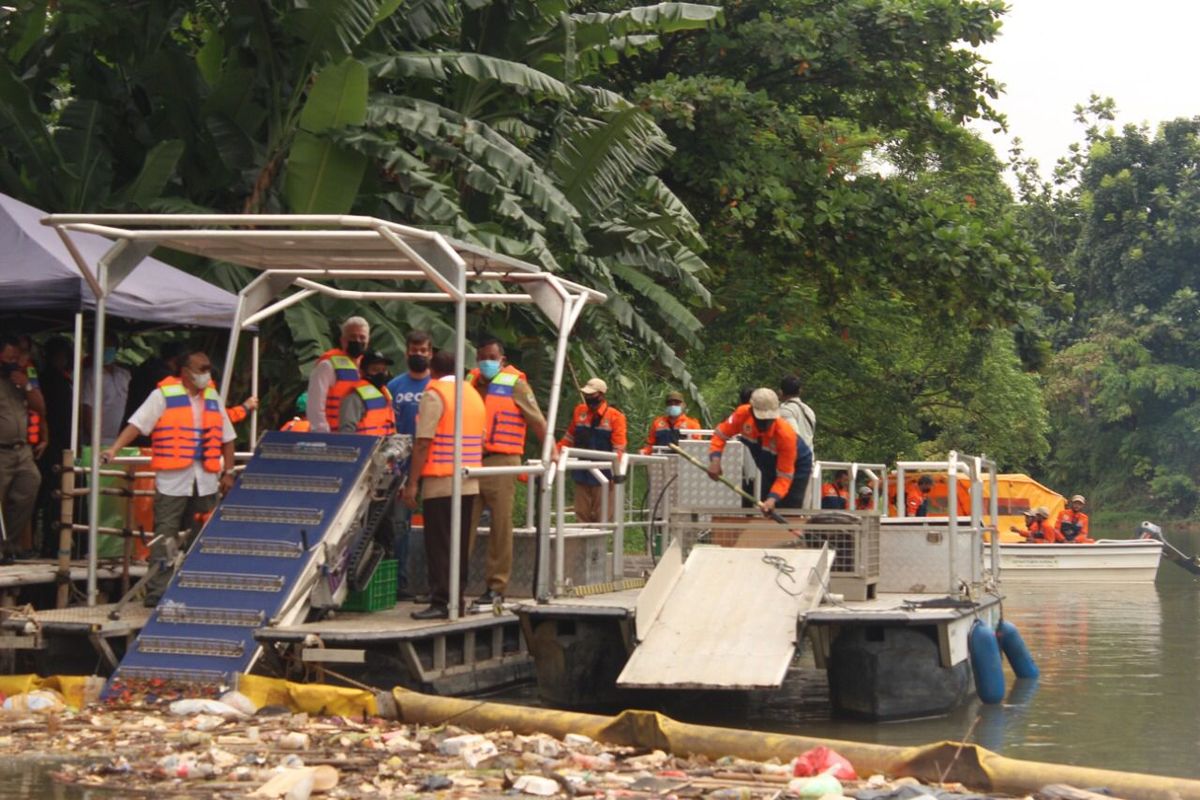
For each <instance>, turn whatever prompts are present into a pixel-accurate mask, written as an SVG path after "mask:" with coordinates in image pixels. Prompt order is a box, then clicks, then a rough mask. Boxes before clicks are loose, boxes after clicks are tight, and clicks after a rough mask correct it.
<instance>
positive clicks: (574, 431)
mask: <svg viewBox="0 0 1200 800" xmlns="http://www.w3.org/2000/svg"><path fill="white" fill-rule="evenodd" d="M579 391H580V392H582V393H583V402H582V403H580V404H579V405H577V406H575V411H574V412H573V413H572V414H571V422H570V424H569V425H567V430H566V432H565V433H563V437H562V438H561V439H559V440H558V446H559V447H578V448H581V449H584V450H599V451H602V452H605V453H624V452H625V448H626V446H628V444H629V440H628V430H627V427H626V422H625V415H624V414H623V413H621V411H619V410H618V409H616V408H614V407H613V406H611V405H609V403H608V384H607V383H605V382H604V381H603V380H601V379H600V378H589V379H588V382H587V383H585V384H584V385H583V388H582V389H580V390H579ZM603 473H604V477H606V478H607V479H608V515H609V519H615V517H614V514H613V512H614V511H615V509H614V508H613V503H614V502H615V496H616V495H615V490H614V488H613V483H612V472H611V471H610V470H603ZM571 480H572V481H574V482H575V519H577V520H579V521H580V522H606V521H607V520H602V519H601V518H600V505H601V503H600V500H601V494H600V493H601V491H603V489H602V487H601V486H600V481H599V480H597V479H596V477H595V476H594V475H592V474H591V473H590V472H588V471H587V470H582V469H576V470H571Z"/></svg>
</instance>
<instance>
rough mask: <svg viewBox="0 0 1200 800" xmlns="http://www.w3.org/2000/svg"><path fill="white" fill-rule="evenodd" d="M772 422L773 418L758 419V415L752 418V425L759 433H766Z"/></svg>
mask: <svg viewBox="0 0 1200 800" xmlns="http://www.w3.org/2000/svg"><path fill="white" fill-rule="evenodd" d="M772 422H774V420H770V419H759V418H758V417H755V418H754V427H756V428H758V432H759V433H766V432H767V429H768V428H770V427H771V423H772Z"/></svg>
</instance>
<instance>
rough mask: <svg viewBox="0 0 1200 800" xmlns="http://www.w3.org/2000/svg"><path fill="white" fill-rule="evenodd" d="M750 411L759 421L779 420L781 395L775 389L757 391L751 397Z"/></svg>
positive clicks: (760, 388)
mask: <svg viewBox="0 0 1200 800" xmlns="http://www.w3.org/2000/svg"><path fill="white" fill-rule="evenodd" d="M750 410H751V411H752V412H753V413H754V416H755V417H757V418H758V419H779V395H777V394H775V390H774V389H767V388H766V387H759V388H758V389H755V390H754V392H753V394H751V395H750Z"/></svg>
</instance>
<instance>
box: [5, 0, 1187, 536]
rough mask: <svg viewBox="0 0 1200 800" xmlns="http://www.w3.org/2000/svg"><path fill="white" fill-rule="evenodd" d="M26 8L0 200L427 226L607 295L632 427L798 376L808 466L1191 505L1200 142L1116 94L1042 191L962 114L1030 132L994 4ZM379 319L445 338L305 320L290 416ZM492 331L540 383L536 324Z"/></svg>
mask: <svg viewBox="0 0 1200 800" xmlns="http://www.w3.org/2000/svg"><path fill="white" fill-rule="evenodd" d="M11 5H12V6H14V7H15V10H8V11H5V12H0V13H3V14H5V15H6V16H3V18H2V19H0V51H2V52H3V54H4V58H3V59H2V61H3V63H2V64H0V191H3V192H5V193H8V194H11V195H14V196H16V197H18V198H19V199H21V200H24V201H26V202H30V203H33V204H35V205H38V206H40V207H42V208H45V209H47V210H55V211H69V210H85V211H139V210H144V211H164V212H167V211H172V212H179V211H195V212H199V211H218V212H232V213H242V212H247V213H249V212H296V213H347V212H349V213H360V214H370V215H375V216H380V217H386V218H390V219H395V220H397V221H401V222H405V223H412V224H416V225H422V226H428V227H434V228H437V229H439V230H442V231H444V232H446V233H448V234H451V235H453V236H455V237H458V238H461V239H465V240H469V241H474V242H478V243H480V244H482V245H484V246H487V247H491V248H495V249H497V250H499V251H500V252H503V253H507V254H510V255H513V256H516V257H519V258H523V259H526V260H529V261H531V262H533V263H536V264H538V265H539V266H541V267H543V268H546V269H550V270H555V271H559V272H562V273H563V274H565V275H567V276H569V277H571V278H574V279H577V280H580V281H582V282H584V283H587V284H589V285H593V286H596V287H597V288H600V289H602V290H603V291H605V292H606V293H608V295H609V298H610V299H609V301H608V302H607V303H606V304H605V306H604V307H603V308H602V309H598V310H595V311H592V312H589V313H588V314H587V315H586V316H585V319H584V321H583V324H582V328H581V330H580V335H579V336H578V337H577V338H576V341H575V345H574V347H573V351H572V354H571V361H572V364H573V368H574V372H575V374H576V375H578V376H579V378H580V379H583V380H586V378H587V376H588V375H590V374H592V373H596V374H600V375H603V376H605V377H606V378H607V379H608V380H609V384H610V386H613V387H614V391H613V392H612V399H613V401H614V403H615V404H617V405H618V406H623V407H625V410H626V411H627V413H629V414H630V418H631V429H632V430H633V431H634V432H635V433H636V432H639V431H640V430H641V428H642V427H643V426H644V425H645V424H647V423H648V422H649V419H650V417H651V416H653V414H654V413H656V412H657V410H658V407H659V405H660V400H659V398H661V396H662V395H663V394H664V393H665V391H666V390H667V388H668V387H677V388H682V389H684V390H685V391H686V392H687V393H688V395H689V397H690V398H691V406H692V411H693V412H694V413H697V414H698V415H700V416H701V417H703V418H705V421H706V422H709V423H712V422H715V421H716V420H717V419H718V418H719V417H720V416H721V415H722V414H723V413H724V412H725V411H726V410H727V409H728V408H729V407H730V405H731V404H732V403H733V401H734V399H735V398H736V395H737V392H738V389H739V387H741V386H743V385H747V384H764V383H765V384H770V385H775V384H777V382H778V380H779V378H780V377H782V376H783V375H785V374H789V373H794V374H798V375H800V376H801V377H802V379H803V380H804V383H805V389H804V397H805V400H806V401H807V402H808V403H809V404H810V405H811V406H813V408H815V409H816V411H817V414H818V418H819V423H818V432H817V451H818V457H824V458H836V459H853V458H858V459H864V460H886V459H892V458H896V457H923V456H934V455H937V454H941V453H944V452H945V451H946V450H947V449H949V448H951V447H955V448H958V449H960V450H963V451H967V452H986V453H988V454H990V455H992V456H994V457H995V458H997V459H998V461H999V462H1000V464H1001V467H1002V468H1003V469H1005V470H1009V471H1027V472H1031V473H1033V474H1034V475H1036V476H1037V477H1039V478H1040V479H1041V480H1043V481H1044V482H1046V483H1048V484H1049V485H1051V486H1053V487H1055V488H1057V489H1059V490H1060V491H1063V492H1071V493H1073V492H1083V493H1085V494H1087V495H1088V496H1089V499H1090V500H1091V502H1092V505H1093V506H1104V507H1110V508H1123V509H1128V510H1137V509H1143V508H1144V509H1148V510H1152V511H1153V512H1154V513H1155V514H1156V515H1160V516H1161V515H1162V514H1163V513H1169V514H1172V515H1176V516H1179V517H1187V516H1189V515H1191V514H1192V513H1193V512H1194V511H1195V509H1196V506H1197V501H1198V499H1200V490H1198V488H1197V485H1196V483H1195V479H1194V476H1195V475H1196V474H1198V472H1197V467H1198V466H1200V464H1197V463H1196V462H1197V459H1200V455H1197V453H1200V448H1197V447H1195V446H1194V442H1195V440H1196V439H1197V436H1198V435H1200V433H1198V432H1200V398H1198V392H1197V389H1200V370H1198V368H1197V367H1198V363H1197V360H1198V356H1200V352H1197V345H1196V342H1197V341H1198V337H1197V333H1200V314H1198V312H1200V294H1198V290H1197V287H1196V285H1195V284H1196V280H1197V279H1196V278H1195V277H1194V276H1195V275H1196V274H1197V273H1196V270H1195V269H1194V265H1195V256H1194V252H1195V250H1196V240H1197V238H1198V236H1200V233H1198V232H1200V224H1198V223H1200V202H1198V200H1197V198H1198V197H1200V192H1198V191H1197V181H1198V180H1200V179H1198V178H1197V176H1196V174H1195V164H1196V158H1197V155H1198V152H1197V150H1198V148H1200V145H1198V144H1197V133H1198V130H1197V128H1198V126H1200V122H1197V121H1196V120H1176V121H1172V122H1167V123H1165V124H1164V125H1163V126H1162V127H1160V128H1157V129H1145V128H1131V127H1127V128H1124V129H1120V130H1115V129H1112V128H1111V127H1109V124H1110V122H1111V120H1112V118H1113V112H1114V107H1113V105H1112V102H1111V101H1104V100H1101V99H1098V98H1094V99H1093V101H1092V102H1091V103H1089V104H1088V105H1087V106H1086V107H1083V108H1081V109H1079V111H1078V113H1079V117H1080V120H1081V123H1082V125H1083V127H1082V130H1083V134H1082V138H1081V144H1080V145H1079V146H1078V147H1077V148H1074V149H1072V151H1071V152H1069V153H1067V154H1065V156H1066V157H1065V158H1064V160H1063V161H1062V163H1061V164H1059V165H1058V166H1057V167H1056V168H1055V169H1054V171H1053V173H1052V174H1050V175H1048V176H1046V177H1043V175H1042V173H1040V172H1039V170H1038V166H1037V165H1035V164H1032V163H1030V162H1029V161H1028V160H1026V159H1024V157H1023V156H1022V154H1021V153H1020V152H1019V149H1018V150H1017V151H1015V152H1014V153H1013V154H1011V155H1010V156H1009V161H1008V163H1005V162H1003V161H1002V160H1001V159H1000V158H999V157H998V156H997V154H996V153H994V152H993V151H992V149H991V147H990V146H988V145H987V144H985V143H984V142H983V141H982V140H981V139H980V138H979V137H978V136H977V135H976V134H975V133H973V132H972V129H971V127H969V125H970V124H971V123H973V122H974V123H976V124H978V123H979V122H982V123H983V124H987V125H995V126H1001V125H1003V123H1004V120H1003V118H1002V117H1001V116H1000V115H999V114H998V113H997V112H996V111H995V110H994V108H993V106H992V101H994V100H995V98H996V97H997V96H998V95H999V93H1000V92H1001V91H1002V87H1001V86H1000V85H999V84H998V83H997V81H996V80H995V78H994V76H991V75H989V73H988V66H987V64H986V62H984V61H983V60H982V59H981V58H980V57H979V56H978V55H977V52H976V50H975V49H974V48H976V47H978V46H979V45H981V44H984V43H987V42H989V41H992V40H993V39H994V38H995V37H997V36H999V35H1002V23H1003V11H1004V4H1003V3H1002V2H1001V1H1000V0H937V1H936V2H935V0H916V1H915V2H904V3H898V2H894V1H893V0H838V1H837V2H832V3H831V2H825V1H824V0H721V2H716V3H707V4H693V3H663V4H658V5H647V6H632V5H631V4H629V3H617V2H612V0H593V1H592V2H575V1H568V0H306V1H305V2H300V1H299V0H256V2H252V3H226V2H222V1H221V0H167V1H166V2H149V0H128V2H125V3H123V4H120V5H119V6H114V5H113V4H112V3H110V2H102V1H101V0H74V2H71V3H69V4H67V3H62V4H58V3H52V2H47V0H15V2H14V3H12V4H11ZM1064 113H1066V110H1065V109H1064ZM1006 170H1012V172H1011V174H1010V175H1009V177H1008V180H1007V181H1006V178H1005V172H1006ZM1010 184H1012V185H1014V186H1015V187H1016V188H1015V190H1014V189H1012V188H1010ZM181 266H184V267H186V268H191V269H195V270H198V271H200V273H201V274H203V275H204V277H206V278H208V279H210V280H213V281H215V282H217V283H220V284H222V285H224V286H225V287H227V288H230V289H237V288H239V287H240V286H242V285H244V283H245V282H246V281H248V279H249V278H250V276H249V275H247V274H245V271H243V270H240V269H237V268H233V267H229V266H221V265H218V266H217V267H215V268H213V267H212V266H211V265H203V266H202V265H198V264H191V263H186V262H185V263H182V264H181ZM357 285H359V286H361V285H362V283H361V282H360V283H359V284H357ZM352 312H362V313H364V314H365V315H366V316H368V318H369V319H370V320H371V322H372V324H373V326H374V339H375V342H376V343H377V344H378V345H379V346H380V347H381V348H382V349H384V350H386V351H390V352H393V353H397V352H399V351H400V349H401V346H400V342H401V341H402V337H403V334H404V332H405V331H407V330H408V329H409V328H410V327H413V326H421V327H428V328H431V329H432V330H433V331H434V333H435V338H437V339H438V340H439V341H445V340H446V339H447V337H448V334H449V331H450V329H449V325H448V322H447V318H445V317H443V316H440V315H439V313H438V311H437V310H436V309H435V310H430V308H429V307H416V306H411V305H400V304H392V305H387V306H382V307H378V308H368V309H359V308H356V307H354V306H353V305H352V304H350V303H347V302H338V301H331V300H319V301H313V302H308V303H305V304H303V305H296V306H293V307H292V308H290V309H288V311H287V312H286V314H285V315H283V316H281V317H279V318H278V319H276V320H273V321H270V322H268V323H267V326H266V327H265V328H264V330H263V338H264V342H265V345H264V347H265V352H264V354H263V355H264V358H263V377H264V381H265V383H266V384H267V385H269V386H270V387H271V388H270V390H269V393H268V395H267V396H266V397H265V398H264V399H265V403H266V407H267V408H268V409H269V411H270V413H269V415H268V417H269V419H270V418H274V417H275V416H284V415H289V416H290V407H291V403H292V401H293V400H294V398H295V395H296V394H297V393H298V392H299V391H300V390H301V387H302V381H303V378H304V374H303V371H304V365H305V364H306V363H307V362H308V361H309V360H310V359H311V358H312V357H313V356H315V355H316V354H317V353H318V352H320V351H321V350H322V349H323V348H324V347H326V346H327V345H328V343H329V341H330V338H331V334H332V332H333V325H334V324H335V322H336V321H337V320H338V319H339V318H341V317H344V316H346V315H348V314H350V313H352ZM471 324H472V329H473V330H472V332H473V333H479V332H483V331H490V332H494V333H497V334H499V335H500V336H502V337H503V338H505V339H506V340H507V341H509V342H510V343H512V344H511V346H510V354H511V355H512V358H513V360H514V361H515V362H516V363H518V364H520V365H521V366H522V368H523V369H525V370H526V371H527V372H529V373H530V375H531V377H533V379H534V381H535V383H537V384H538V388H540V389H541V390H542V392H543V393H544V392H545V391H546V390H547V389H548V386H547V385H546V384H545V383H544V382H543V381H542V377H543V376H545V375H547V374H548V365H549V364H548V357H549V352H550V346H551V344H550V339H549V336H548V333H549V331H548V329H547V327H546V326H545V324H544V323H543V322H542V321H540V320H539V319H538V318H537V316H536V314H535V313H533V312H532V311H531V310H530V309H526V308H523V307H520V306H516V307H510V308H498V307H497V308H485V309H483V310H481V311H480V312H479V313H473V314H472V322H471ZM567 392H568V394H573V390H571V389H568V390H567ZM568 399H570V398H568Z"/></svg>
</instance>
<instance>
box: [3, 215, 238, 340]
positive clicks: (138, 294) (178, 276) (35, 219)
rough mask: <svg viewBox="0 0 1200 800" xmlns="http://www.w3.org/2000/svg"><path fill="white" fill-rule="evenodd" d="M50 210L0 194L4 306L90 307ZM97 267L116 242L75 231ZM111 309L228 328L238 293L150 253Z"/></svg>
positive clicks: (145, 318)
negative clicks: (50, 218) (49, 221)
mask: <svg viewBox="0 0 1200 800" xmlns="http://www.w3.org/2000/svg"><path fill="white" fill-rule="evenodd" d="M46 216H47V214H46V213H45V212H44V211H41V210H40V209H37V208H34V207H33V206H30V205H26V204H25V203H22V202H21V201H19V200H16V199H14V198H12V197H9V196H7V195H3V194H0V313H11V312H19V311H69V312H72V313H73V312H76V311H90V310H94V309H95V308H96V298H95V296H94V295H93V294H92V288H91V286H89V285H88V283H87V281H86V280H85V279H84V277H83V275H82V274H81V273H80V272H79V268H78V267H77V266H76V264H75V260H74V259H73V258H71V254H70V253H69V252H67V247H66V245H65V244H63V241H62V239H60V238H59V236H58V233H57V232H56V231H55V230H54V229H53V228H51V227H49V226H46V225H43V224H42V219H44V218H45V217H46ZM69 235H70V237H71V240H72V241H73V242H74V243H75V246H76V247H77V248H78V250H79V252H80V253H81V254H82V255H83V258H84V260H85V261H86V262H87V263H88V264H89V265H91V266H92V267H93V268H94V267H95V265H96V263H97V262H98V261H99V260H100V257H101V256H102V255H104V253H106V252H108V249H109V248H110V247H112V242H111V241H110V240H108V239H106V238H104V237H103V236H96V235H93V234H85V233H70V234H69ZM107 308H108V314H109V315H110V316H116V317H123V318H125V319H128V320H134V321H137V322H148V323H161V324H168V325H202V326H205V327H210V328H228V327H229V326H230V324H231V323H232V322H233V315H234V312H235V311H236V309H237V295H234V294H232V293H230V292H227V291H225V290H224V289H221V288H220V287H217V286H214V285H212V284H211V283H208V282H207V281H203V280H201V279H200V278H197V277H195V276H193V275H189V274H188V273H186V272H184V271H182V270H179V269H176V268H175V267H172V266H171V265H169V264H165V263H163V262H162V261H158V260H156V259H153V258H147V259H145V260H144V261H142V263H141V264H139V265H138V266H137V268H136V269H134V270H133V272H131V273H130V274H129V275H128V277H126V278H125V280H123V281H121V283H120V284H118V285H117V288H116V290H115V291H114V292H113V293H112V294H110V295H109V298H108V304H107Z"/></svg>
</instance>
